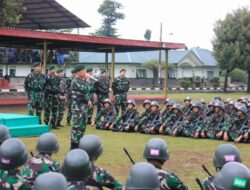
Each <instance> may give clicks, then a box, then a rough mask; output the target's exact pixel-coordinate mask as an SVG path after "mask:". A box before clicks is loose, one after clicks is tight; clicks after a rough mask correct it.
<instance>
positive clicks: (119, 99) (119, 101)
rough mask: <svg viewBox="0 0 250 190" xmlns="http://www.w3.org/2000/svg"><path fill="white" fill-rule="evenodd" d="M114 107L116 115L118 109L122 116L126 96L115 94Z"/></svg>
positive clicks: (124, 109)
mask: <svg viewBox="0 0 250 190" xmlns="http://www.w3.org/2000/svg"><path fill="white" fill-rule="evenodd" d="M114 107H115V111H116V114H117V115H119V111H120V107H121V109H122V114H124V113H125V112H126V107H127V94H116V96H115V105H114Z"/></svg>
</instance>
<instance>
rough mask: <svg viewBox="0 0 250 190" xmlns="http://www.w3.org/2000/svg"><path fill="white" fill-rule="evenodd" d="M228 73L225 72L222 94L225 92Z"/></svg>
mask: <svg viewBox="0 0 250 190" xmlns="http://www.w3.org/2000/svg"><path fill="white" fill-rule="evenodd" d="M228 73H229V71H228V70H226V73H225V81H224V87H223V91H224V92H227V78H228Z"/></svg>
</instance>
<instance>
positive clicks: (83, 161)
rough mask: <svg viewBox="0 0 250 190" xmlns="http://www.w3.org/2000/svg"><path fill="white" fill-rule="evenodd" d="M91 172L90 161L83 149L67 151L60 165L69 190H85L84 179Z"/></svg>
mask: <svg viewBox="0 0 250 190" xmlns="http://www.w3.org/2000/svg"><path fill="white" fill-rule="evenodd" d="M91 173H92V166H91V162H90V160H89V156H88V154H87V153H86V152H85V151H84V150H81V149H74V150H71V151H69V152H68V154H67V155H66V157H65V159H64V162H63V165H62V174H63V175H64V176H65V177H66V178H67V181H68V189H69V190H86V186H85V181H86V179H87V177H88V176H89V175H90V174H91Z"/></svg>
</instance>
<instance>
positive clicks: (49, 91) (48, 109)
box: [44, 65, 60, 129]
mask: <svg viewBox="0 0 250 190" xmlns="http://www.w3.org/2000/svg"><path fill="white" fill-rule="evenodd" d="M55 72H56V69H55V65H50V66H49V75H48V77H47V78H46V82H45V96H44V122H45V123H46V125H48V124H49V123H50V127H51V128H52V129H59V127H57V126H56V117H57V110H58V97H59V86H60V79H59V77H57V76H56V75H55ZM50 114H51V115H50Z"/></svg>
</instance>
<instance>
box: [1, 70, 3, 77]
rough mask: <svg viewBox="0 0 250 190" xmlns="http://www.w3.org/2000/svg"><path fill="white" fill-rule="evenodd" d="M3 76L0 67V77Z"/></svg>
mask: <svg viewBox="0 0 250 190" xmlns="http://www.w3.org/2000/svg"><path fill="white" fill-rule="evenodd" d="M2 76H3V69H0V77H2Z"/></svg>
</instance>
